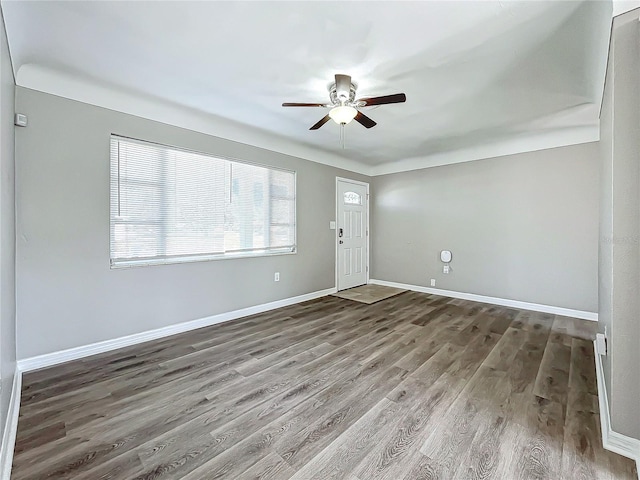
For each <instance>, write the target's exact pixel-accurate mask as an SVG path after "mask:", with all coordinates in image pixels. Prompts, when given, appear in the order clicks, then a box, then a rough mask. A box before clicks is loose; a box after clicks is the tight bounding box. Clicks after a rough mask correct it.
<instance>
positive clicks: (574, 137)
mask: <svg viewBox="0 0 640 480" xmlns="http://www.w3.org/2000/svg"><path fill="white" fill-rule="evenodd" d="M16 84H17V86H19V87H23V88H28V89H31V90H36V91H39V92H43V93H48V94H52V95H56V96H59V97H63V98H68V99H70V100H75V101H79V102H82V103H87V104H89V105H95V106H97V107H102V108H106V109H109V110H114V111H117V112H121V113H125V114H129V115H134V116H137V117H141V118H145V119H148V120H153V121H157V122H161V123H165V124H168V125H173V126H176V127H180V128H186V129H189V130H192V131H195V132H199V133H204V134H207V135H213V136H216V137H220V138H224V139H227V140H231V141H235V142H239V143H243V144H246V145H252V146H255V147H258V148H263V149H266V150H270V151H274V152H278V153H282V154H285V155H291V156H294V157H298V158H301V159H304V160H308V161H311V162H316V163H320V164H324V165H328V166H331V167H335V168H340V169H343V170H347V171H351V172H355V173H359V174H361V175H366V176H370V177H374V176H379V175H388V174H392V173H399V172H406V171H410V170H419V169H423V168H430V167H438V166H442V165H449V164H454V163H463V162H470V161H474V160H484V159H488V158H494V157H501V156H507V155H514V154H518V153H525V152H532V151H538V150H546V149H549V148H556V147H563V146H568V145H577V144H581V143H589V142H596V141H598V140H599V138H600V128H599V125H587V126H581V127H577V128H561V129H553V130H548V131H546V132H544V133H538V134H533V135H526V136H524V135H523V136H519V137H518V138H514V139H510V140H506V141H504V142H499V143H492V144H489V145H481V146H476V147H470V148H464V149H459V150H454V151H448V152H442V153H436V154H432V155H425V156H422V157H416V158H406V159H399V160H395V161H389V162H387V163H384V164H380V165H376V166H371V165H367V164H365V163H362V162H358V161H355V160H352V159H349V158H346V157H342V156H340V155H336V154H333V153H330V152H326V151H323V150H320V149H317V148H314V147H311V146H308V145H304V144H302V143H299V142H296V141H294V140H291V139H288V138H285V137H282V136H279V135H276V134H273V133H270V132H267V131H265V130H261V129H259V128H255V127H252V126H249V125H245V124H242V123H240V122H236V121H234V120H229V119H227V118H223V117H220V116H217V115H213V114H209V113H205V112H202V111H199V110H196V109H193V108H189V107H185V106H182V105H178V104H175V103H173V102H169V101H167V100H164V99H161V98H157V97H153V96H150V95H144V94H139V93H136V92H131V91H126V90H124V89H121V88H116V87H113V86H110V85H106V84H102V83H100V82H99V81H93V80H91V79H87V78H83V77H81V76H76V75H72V74H69V73H63V72H60V71H58V70H54V69H51V68H47V67H43V66H40V65H35V64H26V65H22V66H21V67H20V68H19V70H18V72H17V75H16Z"/></svg>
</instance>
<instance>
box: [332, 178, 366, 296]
mask: <svg viewBox="0 0 640 480" xmlns="http://www.w3.org/2000/svg"><path fill="white" fill-rule="evenodd" d="M340 181H343V182H348V183H355V184H357V185H362V186H364V187H366V188H367V198H366V203H365V209H366V212H367V264H366V266H365V268H366V273H367V276H366V279H367V283H366V284H365V285H368V284H369V262H370V259H369V258H370V255H371V248H370V247H371V240H370V239H371V229H370V225H369V222H370V215H369V214H370V209H369V184H368V183H367V182H361V181H360V180H353V179H351V178H346V177H336V189H335V194H334V197H335V199H336V211H335V221H336V229H335V233H334V237H335V238H334V243H333V248H334V255H335V268H336V277H335V289H336V291H339V290H338V276H339V275H340V265H339V259H338V232H339V231H340V230H339V228H340V227H338V223H339V220H338V205H339V204H338V202H339V201H340V199H339V198H338V182H340ZM354 288H355V287H354Z"/></svg>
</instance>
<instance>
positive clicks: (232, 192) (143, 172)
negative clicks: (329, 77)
mask: <svg viewBox="0 0 640 480" xmlns="http://www.w3.org/2000/svg"><path fill="white" fill-rule="evenodd" d="M295 185H296V176H295V172H291V171H287V170H281V169H275V168H270V167H262V166H258V165H250V164H248V163H242V162H238V161H231V160H227V159H223V158H217V157H213V156H210V155H205V154H202V153H195V152H190V151H186V150H180V149H178V148H174V147H167V146H163V145H158V144H154V143H148V142H142V141H138V140H132V139H129V138H124V137H118V136H115V135H112V136H111V202H110V203H111V242H110V243H111V266H112V267H118V266H133V265H147V264H156V263H176V262H190V261H197V260H210V259H216V258H231V257H239V256H256V255H269V254H281V253H293V252H295V250H296V224H295V219H296V212H295V207H296V195H295Z"/></svg>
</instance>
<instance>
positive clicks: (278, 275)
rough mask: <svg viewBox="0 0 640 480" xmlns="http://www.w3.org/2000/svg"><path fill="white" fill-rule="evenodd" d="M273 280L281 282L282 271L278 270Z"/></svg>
mask: <svg viewBox="0 0 640 480" xmlns="http://www.w3.org/2000/svg"><path fill="white" fill-rule="evenodd" d="M273 281H274V282H279V281H280V272H276V273H274V274H273Z"/></svg>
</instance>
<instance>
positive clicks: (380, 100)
mask: <svg viewBox="0 0 640 480" xmlns="http://www.w3.org/2000/svg"><path fill="white" fill-rule="evenodd" d="M406 101H407V96H406V95H405V94H404V93H396V94H394V95H383V96H382V97H369V98H360V99H358V100H357V102H358V103H361V102H364V105H363V107H370V106H372V105H386V104H388V103H402V102H406Z"/></svg>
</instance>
